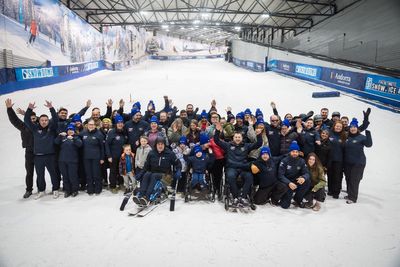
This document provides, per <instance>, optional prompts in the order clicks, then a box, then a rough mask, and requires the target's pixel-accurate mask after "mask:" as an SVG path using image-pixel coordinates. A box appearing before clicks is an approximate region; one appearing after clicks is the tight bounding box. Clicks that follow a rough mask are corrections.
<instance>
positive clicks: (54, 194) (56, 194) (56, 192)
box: [53, 190, 60, 199]
mask: <svg viewBox="0 0 400 267" xmlns="http://www.w3.org/2000/svg"><path fill="white" fill-rule="evenodd" d="M59 196H60V193H59V192H58V190H54V191H53V198H54V199H56V198H58V197H59Z"/></svg>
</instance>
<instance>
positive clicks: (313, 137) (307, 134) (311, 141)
mask: <svg viewBox="0 0 400 267" xmlns="http://www.w3.org/2000/svg"><path fill="white" fill-rule="evenodd" d="M301 136H302V140H303V144H302V149H301V151H303V153H304V156H305V157H306V156H307V155H308V154H309V153H311V152H314V151H315V141H320V137H319V133H318V132H317V131H316V130H315V129H314V128H311V129H309V130H307V129H303V131H302V132H301Z"/></svg>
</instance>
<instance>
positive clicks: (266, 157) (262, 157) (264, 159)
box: [261, 153, 269, 161]
mask: <svg viewBox="0 0 400 267" xmlns="http://www.w3.org/2000/svg"><path fill="white" fill-rule="evenodd" d="M261 159H262V160H263V161H267V160H269V155H268V153H264V154H262V155H261Z"/></svg>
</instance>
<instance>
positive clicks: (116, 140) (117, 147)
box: [105, 129, 128, 158]
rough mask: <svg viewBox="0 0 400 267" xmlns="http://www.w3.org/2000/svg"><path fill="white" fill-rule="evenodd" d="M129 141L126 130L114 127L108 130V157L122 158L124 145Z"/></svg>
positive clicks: (106, 144) (106, 145)
mask: <svg viewBox="0 0 400 267" xmlns="http://www.w3.org/2000/svg"><path fill="white" fill-rule="evenodd" d="M127 142H128V137H127V136H126V134H125V131H124V130H117V129H112V130H110V131H108V134H107V138H106V143H105V147H106V155H107V158H120V157H121V154H122V147H123V145H125V144H126V143H127Z"/></svg>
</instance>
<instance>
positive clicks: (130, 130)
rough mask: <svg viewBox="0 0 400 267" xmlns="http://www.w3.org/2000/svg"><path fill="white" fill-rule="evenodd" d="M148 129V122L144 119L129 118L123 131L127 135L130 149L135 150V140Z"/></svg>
mask: <svg viewBox="0 0 400 267" xmlns="http://www.w3.org/2000/svg"><path fill="white" fill-rule="evenodd" d="M148 129H149V124H148V123H147V122H146V121H144V120H140V121H138V122H134V121H133V120H130V121H128V122H127V123H126V124H125V131H126V134H127V135H128V142H129V144H131V146H132V149H134V150H136V147H137V146H136V141H139V138H140V136H142V135H144V133H145V132H146V131H147V130H148Z"/></svg>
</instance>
